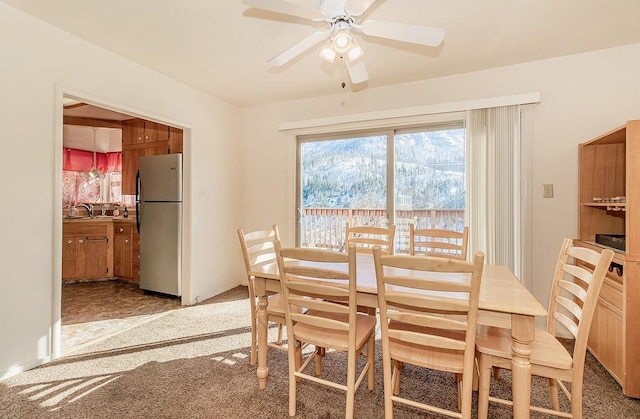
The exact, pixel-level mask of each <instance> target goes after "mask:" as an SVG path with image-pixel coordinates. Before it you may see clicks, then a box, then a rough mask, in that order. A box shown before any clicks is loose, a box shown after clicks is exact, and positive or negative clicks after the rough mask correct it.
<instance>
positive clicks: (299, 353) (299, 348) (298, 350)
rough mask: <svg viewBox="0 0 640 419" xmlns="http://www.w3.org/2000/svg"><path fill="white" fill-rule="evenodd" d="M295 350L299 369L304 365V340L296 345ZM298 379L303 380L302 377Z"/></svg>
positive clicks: (298, 380) (297, 368)
mask: <svg viewBox="0 0 640 419" xmlns="http://www.w3.org/2000/svg"><path fill="white" fill-rule="evenodd" d="M295 352H296V371H298V370H299V369H300V367H301V366H302V342H298V345H296V348H295ZM296 381H297V382H302V378H301V377H296Z"/></svg>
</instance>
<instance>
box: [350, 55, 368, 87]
mask: <svg viewBox="0 0 640 419" xmlns="http://www.w3.org/2000/svg"><path fill="white" fill-rule="evenodd" d="M344 63H345V64H346V66H347V71H349V78H350V79H351V83H353V84H358V83H362V82H365V81H367V80H369V73H367V67H366V66H365V65H364V60H362V59H361V60H359V61H357V62H356V63H350V62H349V60H347V59H345V60H344Z"/></svg>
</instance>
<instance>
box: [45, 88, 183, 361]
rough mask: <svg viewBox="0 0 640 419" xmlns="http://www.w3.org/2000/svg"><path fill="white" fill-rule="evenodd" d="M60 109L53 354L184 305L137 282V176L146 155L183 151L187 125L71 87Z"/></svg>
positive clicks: (69, 349)
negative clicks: (86, 159) (84, 159)
mask: <svg viewBox="0 0 640 419" xmlns="http://www.w3.org/2000/svg"><path fill="white" fill-rule="evenodd" d="M60 114H61V116H62V118H61V119H62V121H61V122H62V130H61V131H62V133H63V135H62V138H61V141H60V140H56V144H59V145H61V154H62V155H63V158H62V159H61V161H62V164H61V165H60V168H61V169H62V170H61V171H62V173H57V174H56V178H57V179H60V180H61V181H59V182H57V183H56V185H58V186H59V187H60V189H61V191H60V192H58V193H55V194H54V196H56V197H62V199H58V198H56V201H57V202H56V205H57V206H61V207H62V208H61V211H60V214H61V215H62V219H61V224H62V227H61V228H60V229H59V230H58V231H60V233H59V234H60V236H59V239H60V242H61V243H62V248H61V250H60V252H59V253H58V252H57V251H56V254H58V255H61V259H62V262H61V264H60V265H58V266H61V267H62V269H61V274H60V275H59V276H56V277H55V278H59V280H58V279H54V293H53V295H54V297H53V298H54V302H53V310H54V322H53V327H52V330H53V332H52V346H53V350H52V353H53V356H54V358H57V357H59V356H60V355H61V354H62V355H64V354H66V353H69V352H71V351H73V350H74V349H75V348H78V347H80V346H84V345H86V344H88V343H91V342H95V341H96V340H101V339H104V338H106V337H108V336H112V335H113V334H115V333H119V332H121V331H124V330H127V329H129V328H130V327H133V326H135V325H137V324H139V323H140V322H143V321H147V319H149V318H152V317H154V316H159V315H162V314H163V313H166V312H168V311H171V310H174V309H177V308H180V306H181V299H180V298H175V297H172V296H164V295H162V294H156V293H147V292H145V291H143V290H142V289H140V287H139V285H138V283H139V277H140V274H139V272H140V267H139V266H140V265H139V261H140V258H139V236H138V234H137V226H136V217H135V215H136V205H135V199H136V197H135V183H134V182H135V174H136V173H135V172H136V171H137V163H138V159H139V158H140V157H141V156H146V155H157V154H170V153H172V152H173V153H182V152H183V148H182V142H183V129H182V128H181V127H177V126H169V125H167V124H163V123H162V122H159V121H151V120H148V119H146V118H145V117H141V115H133V114H131V113H128V112H126V111H120V110H118V109H114V108H112V107H111V108H109V107H107V106H104V107H103V105H100V104H97V103H95V102H92V101H88V100H87V101H85V100H84V99H82V98H78V97H72V96H69V95H66V94H64V95H63V100H62V111H61V112H60ZM140 124H142V125H140ZM145 125H146V126H147V130H146V131H145V128H144V127H145ZM134 126H135V127H142V128H141V131H140V132H141V133H142V134H145V133H151V134H152V135H151V136H150V137H148V138H145V137H144V136H141V137H140V139H139V138H138V137H135V138H132V137H131V135H134V134H137V133H138V131H132V129H133V128H131V127H134ZM127 129H128V130H129V131H127V132H126V134H125V138H124V141H123V135H122V134H123V131H124V130H127ZM154 130H155V131H154ZM163 130H166V138H164V137H162V135H163V134H164V133H165V132H163ZM96 132H98V133H99V135H97V136H96ZM154 133H155V134H154ZM154 135H155V136H154ZM69 150H74V151H75V153H74V155H73V157H76V161H74V162H72V163H74V164H75V165H76V166H75V167H74V166H73V164H72V165H71V167H68V166H67V163H69V162H68V161H66V159H67V158H68V157H69V153H68V151H69ZM83 153H89V154H92V159H91V168H90V169H89V168H82V167H79V166H78V161H77V157H78V156H82V154H83ZM96 154H97V155H98V156H99V157H100V156H101V155H111V157H113V155H117V157H119V162H116V163H113V162H112V161H117V160H118V159H109V162H110V165H101V164H100V163H97V162H99V161H100V158H96V157H95V156H96ZM134 164H135V167H134V168H133V169H132V165H134ZM66 169H71V170H69V172H74V171H75V172H77V173H67V170H66ZM90 172H94V173H97V174H100V176H90V174H91V173H90ZM68 179H74V181H73V182H69V181H68ZM185 183H186V181H185ZM125 209H126V213H127V215H128V217H127V218H125V217H124V214H123V213H125ZM56 213H57V211H56ZM69 226H72V228H68V227H69ZM102 228H104V231H102V230H100V229H102ZM83 229H84V230H83ZM123 230H124V231H123ZM182 231H184V230H182ZM56 235H58V233H56ZM183 289H184V288H183Z"/></svg>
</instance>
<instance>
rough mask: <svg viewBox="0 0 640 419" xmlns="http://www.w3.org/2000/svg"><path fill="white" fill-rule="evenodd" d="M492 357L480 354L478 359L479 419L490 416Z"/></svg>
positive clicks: (485, 418)
mask: <svg viewBox="0 0 640 419" xmlns="http://www.w3.org/2000/svg"><path fill="white" fill-rule="evenodd" d="M491 373H492V368H491V356H490V355H485V354H480V357H479V358H478V377H479V381H480V383H479V384H480V385H479V388H478V419H487V416H488V414H489V387H490V385H491Z"/></svg>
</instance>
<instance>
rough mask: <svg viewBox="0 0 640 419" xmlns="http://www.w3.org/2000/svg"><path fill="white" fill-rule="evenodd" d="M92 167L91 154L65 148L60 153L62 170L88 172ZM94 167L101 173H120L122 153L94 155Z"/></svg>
mask: <svg viewBox="0 0 640 419" xmlns="http://www.w3.org/2000/svg"><path fill="white" fill-rule="evenodd" d="M92 167H93V152H91V151H84V150H75V149H73V148H65V149H64V150H63V153H62V169H63V170H69V171H74V172H88V171H89V170H91V168H92ZM96 167H97V168H98V170H100V171H101V172H103V173H107V172H121V171H122V153H121V152H119V151H118V152H113V153H96Z"/></svg>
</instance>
